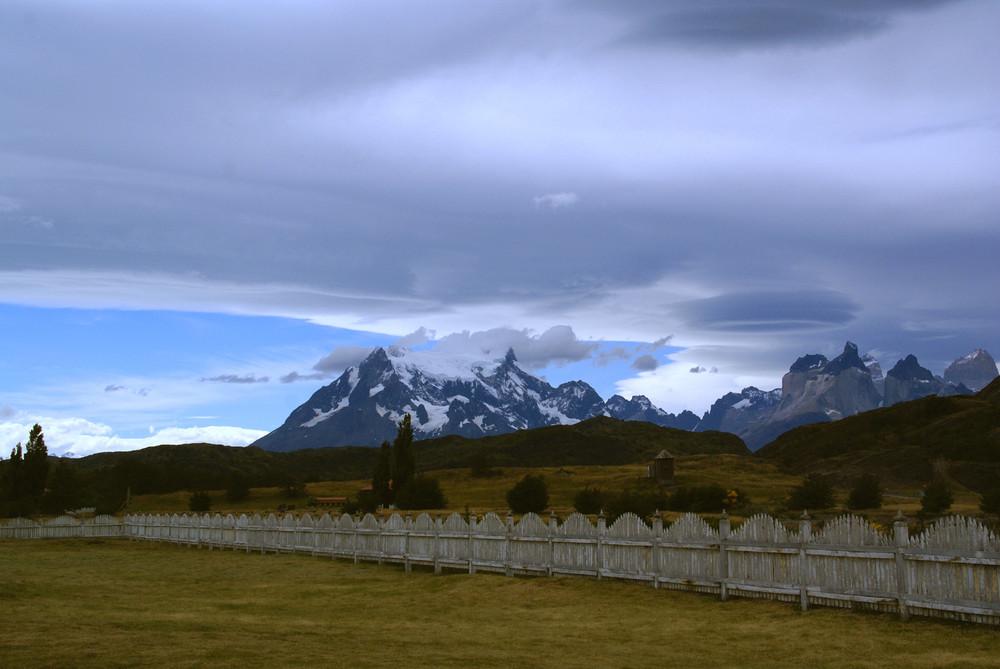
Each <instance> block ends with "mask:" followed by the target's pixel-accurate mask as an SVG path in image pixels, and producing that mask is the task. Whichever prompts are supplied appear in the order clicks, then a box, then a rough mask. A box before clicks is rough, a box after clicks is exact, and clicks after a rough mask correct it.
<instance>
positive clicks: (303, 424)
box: [253, 347, 698, 451]
mask: <svg viewBox="0 0 1000 669" xmlns="http://www.w3.org/2000/svg"><path fill="white" fill-rule="evenodd" d="M406 413H409V414H410V415H411V416H412V418H413V431H414V436H415V437H416V438H417V439H430V438H434V437H440V436H444V435H458V436H462V437H469V438H476V437H483V436H490V435H499V434H506V433H509V432H515V431H517V430H527V429H533V428H538V427H545V426H550V425H572V424H575V423H577V422H579V421H582V420H586V419H587V418H592V417H594V416H610V417H612V418H620V419H622V420H643V421H647V422H651V423H654V424H656V425H659V426H661V427H676V428H680V429H685V430H691V429H692V428H693V427H694V426H695V424H697V422H698V418H697V416H695V415H694V414H693V413H691V412H683V413H682V414H681V416H679V417H678V416H675V415H673V414H670V413H667V412H665V411H662V410H661V409H658V408H656V407H654V406H653V405H652V403H651V402H649V400H648V399H647V398H645V397H642V396H636V397H633V398H632V399H631V400H626V399H625V398H623V397H620V396H617V395H616V396H614V397H612V398H611V399H610V400H609V401H608V402H607V403H606V402H605V401H604V400H603V399H602V398H601V396H600V395H599V394H598V393H597V391H595V390H594V389H593V388H592V387H591V386H590V385H589V384H587V383H585V382H583V381H569V382H566V383H563V384H561V385H559V386H558V387H555V388H554V387H552V386H551V385H550V384H549V383H547V382H546V381H543V380H542V379H540V378H538V377H537V376H535V375H534V374H532V373H531V372H530V371H528V370H526V369H525V368H523V367H522V366H521V365H520V364H519V363H518V362H517V357H516V356H515V355H514V352H513V350H510V351H508V352H507V354H506V356H504V358H503V359H501V360H492V361H475V360H468V359H465V360H463V359H453V360H446V359H442V358H433V356H431V355H430V354H427V353H426V352H420V351H409V350H407V349H404V348H402V347H391V348H389V349H388V350H387V349H383V348H376V349H375V350H374V351H372V353H371V354H370V355H369V356H368V357H367V358H365V360H363V361H362V362H361V363H360V364H359V365H357V366H352V367H349V368H348V369H347V370H346V371H345V372H344V373H343V374H342V375H341V376H340V377H339V378H338V379H336V380H335V381H334V382H333V383H331V384H329V385H327V386H324V387H323V388H320V389H319V390H318V391H316V392H315V393H314V394H313V396H312V397H310V398H309V400H308V401H306V402H305V403H304V404H302V405H301V406H299V407H298V408H297V409H295V410H294V411H293V412H292V413H291V414H290V415H289V417H288V419H287V420H286V421H285V423H284V424H283V425H282V426H281V427H279V428H278V429H276V430H274V431H272V432H270V433H269V434H267V435H265V436H264V437H262V438H261V439H259V440H257V441H256V442H254V444H253V445H255V446H259V447H260V448H263V449H265V450H272V451H290V450H295V449H299V448H320V447H325V446H349V445H350V446H377V445H378V444H379V443H381V442H382V441H383V440H391V439H392V438H393V437H394V436H395V434H396V424H397V422H398V421H399V419H400V418H402V416H403V415H404V414H406Z"/></svg>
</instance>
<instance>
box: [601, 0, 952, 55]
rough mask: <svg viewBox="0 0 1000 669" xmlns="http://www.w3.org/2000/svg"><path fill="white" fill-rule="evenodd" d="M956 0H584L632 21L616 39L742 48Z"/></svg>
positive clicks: (791, 41)
mask: <svg viewBox="0 0 1000 669" xmlns="http://www.w3.org/2000/svg"><path fill="white" fill-rule="evenodd" d="M954 1H956V0H923V1H921V0H910V1H908V0H898V1H896V2H891V1H890V2H868V1H866V0H841V1H837V0H831V1H829V2H801V1H800V0H716V1H708V2H702V1H700V0H686V1H685V0H680V1H676V2H670V3H653V2H641V1H633V2H604V1H598V2H590V3H586V4H587V5H590V6H592V7H600V8H602V9H603V10H604V11H606V12H608V13H609V14H618V15H624V16H626V17H628V18H629V19H630V27H629V28H628V29H627V30H626V31H625V34H624V35H623V36H622V37H621V38H620V40H619V43H622V44H657V45H678V44H680V45H688V46H699V47H704V48H713V49H718V48H721V49H741V48H768V47H774V46H781V45H799V46H822V45H827V44H832V43H837V42H842V41H846V40H851V39H855V38H857V37H864V36H868V35H872V34H875V33H878V32H882V31H884V30H887V29H888V28H889V26H890V25H891V22H892V20H893V18H894V17H895V16H897V15H900V14H903V13H906V12H912V11H917V10H925V9H930V8H934V7H937V6H940V5H944V4H947V3H948V2H954ZM958 1H961V0H958Z"/></svg>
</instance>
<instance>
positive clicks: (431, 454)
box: [67, 416, 749, 498]
mask: <svg viewBox="0 0 1000 669" xmlns="http://www.w3.org/2000/svg"><path fill="white" fill-rule="evenodd" d="M483 448H485V449H487V450H488V452H489V455H490V457H491V459H492V460H493V464H494V465H497V466H508V467H510V466H518V467H541V466H579V465H620V464H632V463H639V462H647V461H650V460H652V458H653V456H655V455H656V454H657V453H659V452H660V451H661V450H663V449H664V448H665V449H667V450H668V451H669V452H670V453H672V454H674V455H690V454H695V453H706V454H710V453H731V454H745V455H749V451H748V450H747V448H746V446H745V445H744V444H743V442H742V441H741V440H740V438H739V437H737V436H735V435H732V434H728V433H723V432H701V433H694V432H688V431H685V430H678V429H674V428H667V427H659V426H657V425H653V424H652V423H645V422H641V421H621V420H617V419H614V418H608V417H607V416H599V417H597V418H592V419H589V420H586V421H582V422H580V423H577V424H575V425H568V426H551V427H543V428H536V429H533V430H521V431H519V432H515V433H511V434H505V435H499V436H495V437H483V438H479V439H469V438H466V437H460V436H456V435H450V436H446V437H440V438H437V439H428V440H423V441H416V442H414V453H415V456H416V461H417V467H418V469H420V470H423V471H427V470H433V469H449V468H459V467H468V466H470V464H471V461H472V458H473V456H474V455H475V454H476V453H478V452H479V451H480V450H481V449H483ZM377 456H378V449H377V448H373V447H330V448H317V449H309V448H307V449H299V450H295V451H291V452H288V453H276V452H271V451H265V450H263V449H260V448H256V447H254V446H248V447H245V448H238V447H232V446H219V445H217V444H183V445H165V446H154V447H151V448H144V449H142V450H140V451H132V452H125V453H98V454H95V455H90V456H87V457H85V458H80V459H79V460H67V461H68V462H70V463H71V465H72V466H73V467H74V468H75V469H76V470H77V471H79V472H80V474H81V475H82V477H83V478H84V479H85V482H86V483H87V484H88V485H89V486H90V487H93V488H94V489H95V490H98V491H101V492H102V494H104V495H105V496H108V497H117V496H119V495H120V496H121V497H122V498H124V494H125V490H126V489H130V490H131V491H132V493H133V494H143V493H166V492H173V491H176V490H211V489H216V490H217V489H222V488H225V487H226V486H227V485H228V484H229V482H230V480H231V479H232V478H233V477H240V478H242V479H244V480H246V481H247V482H248V483H250V484H251V485H254V486H267V485H272V486H273V485H280V484H282V483H283V482H286V481H288V480H290V479H291V480H299V481H324V480H350V479H364V478H368V477H370V476H371V474H372V469H373V467H374V464H375V460H376V459H377Z"/></svg>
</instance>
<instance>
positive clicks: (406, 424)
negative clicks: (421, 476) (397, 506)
mask: <svg viewBox="0 0 1000 669" xmlns="http://www.w3.org/2000/svg"><path fill="white" fill-rule="evenodd" d="M398 428H399V429H398V431H397V432H396V439H395V441H393V442H392V456H393V461H394V462H393V465H394V466H393V471H392V495H393V497H394V498H398V497H399V491H400V490H402V489H403V488H404V487H406V484H407V483H409V482H410V480H411V479H412V478H413V475H414V473H415V472H416V469H417V465H416V462H415V461H414V458H413V426H412V425H411V424H410V414H406V415H405V416H403V420H401V421H399V425H398Z"/></svg>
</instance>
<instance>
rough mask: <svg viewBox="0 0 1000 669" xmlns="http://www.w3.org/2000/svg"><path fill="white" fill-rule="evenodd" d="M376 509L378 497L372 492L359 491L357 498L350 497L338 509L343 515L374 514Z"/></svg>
mask: <svg viewBox="0 0 1000 669" xmlns="http://www.w3.org/2000/svg"><path fill="white" fill-rule="evenodd" d="M377 508H378V497H377V496H376V495H375V492H374V491H372V490H360V491H358V496H357V497H352V498H350V499H348V500H347V502H345V503H344V505H343V506H341V507H340V510H341V511H342V512H343V513H347V514H352V515H353V514H355V513H375V509H377Z"/></svg>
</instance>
